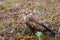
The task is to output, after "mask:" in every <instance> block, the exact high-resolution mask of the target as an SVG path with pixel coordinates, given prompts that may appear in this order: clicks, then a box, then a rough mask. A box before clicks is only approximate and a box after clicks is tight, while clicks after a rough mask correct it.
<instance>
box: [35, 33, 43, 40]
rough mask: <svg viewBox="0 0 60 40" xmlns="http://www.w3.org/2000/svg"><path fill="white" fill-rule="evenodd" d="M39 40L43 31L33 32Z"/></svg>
mask: <svg viewBox="0 0 60 40" xmlns="http://www.w3.org/2000/svg"><path fill="white" fill-rule="evenodd" d="M35 35H36V36H37V37H38V39H39V40H41V37H42V36H43V33H42V32H36V34H35Z"/></svg>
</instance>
